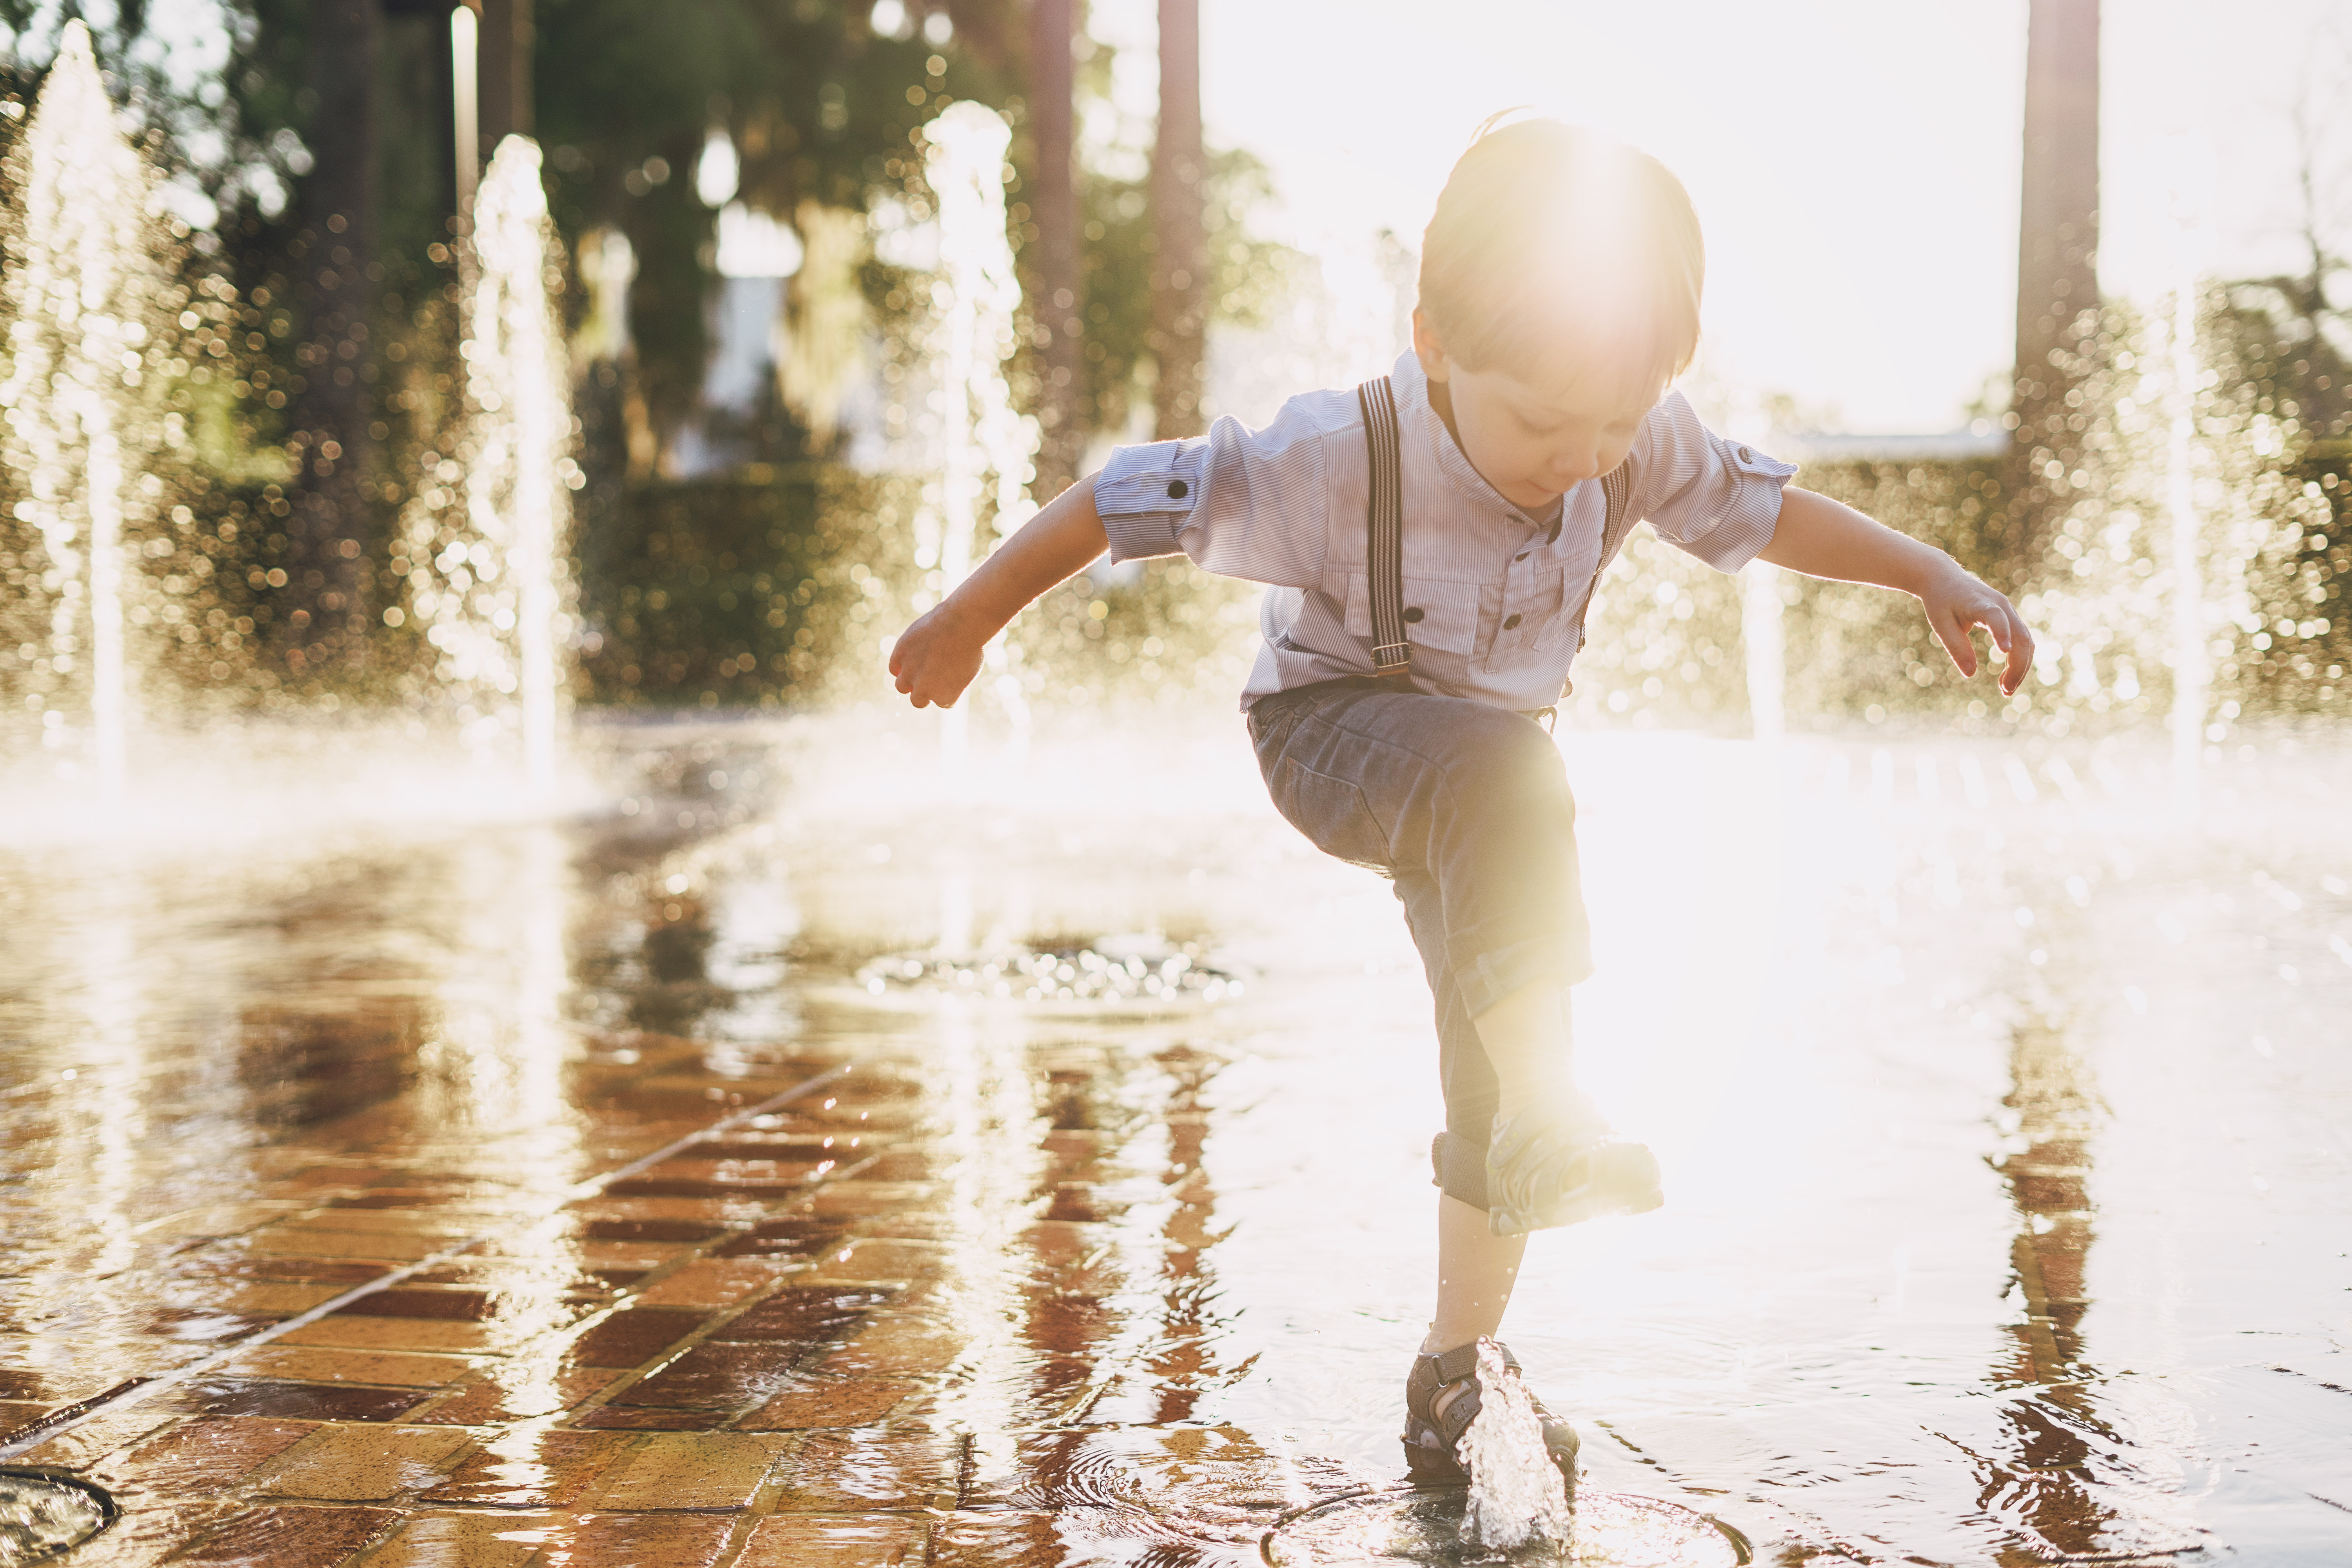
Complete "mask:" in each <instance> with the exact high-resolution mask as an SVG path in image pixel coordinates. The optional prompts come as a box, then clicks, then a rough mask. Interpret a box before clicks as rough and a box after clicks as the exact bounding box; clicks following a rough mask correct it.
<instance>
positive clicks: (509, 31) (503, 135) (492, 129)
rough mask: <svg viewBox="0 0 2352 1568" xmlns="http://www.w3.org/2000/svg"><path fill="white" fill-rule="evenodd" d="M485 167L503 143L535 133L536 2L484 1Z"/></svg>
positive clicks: (482, 79) (483, 101)
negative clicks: (533, 26) (533, 8)
mask: <svg viewBox="0 0 2352 1568" xmlns="http://www.w3.org/2000/svg"><path fill="white" fill-rule="evenodd" d="M481 12H482V44H481V66H480V79H481V84H482V85H481V98H480V100H479V102H480V104H481V110H480V112H481V131H482V163H483V164H484V165H485V166H488V163H489V161H490V155H491V154H492V153H496V152H497V151H498V150H499V142H503V141H505V140H506V139H507V138H508V137H509V136H528V135H530V133H531V126H532V123H533V121H532V119H531V107H532V106H531V90H530V57H531V46H532V43H533V39H534V35H533V33H532V31H531V18H530V0H481Z"/></svg>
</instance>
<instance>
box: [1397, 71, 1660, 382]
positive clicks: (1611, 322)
mask: <svg viewBox="0 0 2352 1568" xmlns="http://www.w3.org/2000/svg"><path fill="white" fill-rule="evenodd" d="M1516 112H1517V111H1516V110H1505V111H1504V112H1503V113H1502V114H1497V115H1496V116H1494V117H1492V118H1490V119H1489V120H1487V121H1486V123H1485V124H1483V125H1481V126H1480V127H1479V128H1478V132H1477V134H1476V136H1475V138H1474V139H1473V140H1472V142H1471V143H1470V148H1469V151H1467V152H1465V153H1463V154H1462V157H1461V159H1460V160H1459V161H1458V162H1457V163H1455V164H1454V172H1453V174H1449V175H1448V176H1446V181H1445V189H1444V191H1443V192H1442V193H1440V194H1439V195H1438V198H1437V211H1436V213H1435V215H1434V216H1432V217H1431V218H1430V220H1429V227H1428V229H1427V230H1426V231H1425V232H1424V233H1423V236H1422V246H1421V310H1422V311H1423V315H1424V316H1425V317H1426V318H1427V320H1428V321H1429V323H1430V325H1431V326H1432V327H1433V328H1434V329H1435V330H1436V332H1437V335H1438V338H1439V339H1440V341H1442V342H1444V345H1445V352H1446V354H1447V356H1448V357H1449V358H1451V359H1454V360H1455V361H1457V362H1458V363H1461V364H1462V365H1463V366H1464V367H1465V369H1469V370H1485V369H1488V368H1493V367H1499V368H1503V369H1507V370H1510V371H1513V372H1526V371H1529V370H1535V369H1539V368H1544V367H1545V365H1546V362H1547V360H1548V359H1550V360H1556V359H1558V358H1559V356H1561V355H1563V354H1566V355H1569V356H1571V357H1581V358H1583V359H1585V360H1586V361H1587V362H1588V363H1584V364H1581V365H1573V366H1571V367H1570V368H1571V369H1572V370H1573V371H1574V372H1575V373H1576V374H1586V373H1590V372H1591V371H1601V372H1602V373H1604V374H1612V375H1614V376H1616V377H1619V378H1621V379H1622V381H1623V382H1624V384H1626V385H1628V386H1629V387H1633V386H1636V385H1646V386H1647V387H1648V388H1649V389H1650V390H1652V391H1654V390H1655V389H1657V388H1658V387H1661V386H1663V385H1664V384H1666V383H1667V382H1669V381H1671V380H1672V379H1673V378H1674V377H1675V376H1676V375H1678V374H1681V373H1682V372H1683V371H1684V370H1685V368H1686V367H1687V366H1688V365H1689V364H1690V362H1691V356H1692V354H1693V353H1696V350H1697V347H1698V310H1699V293H1700V290H1701V288H1702V286H1703V285H1704V283H1705V281H1706V243H1705V241H1704V240H1702V239H1701V237H1700V236H1699V227H1698V215H1697V214H1696V212H1694V211H1693V210H1692V209H1691V202H1690V195H1689V194H1688V193H1687V192H1685V190H1684V189H1683V184H1682V182H1681V181H1680V180H1677V179H1676V178H1675V176H1674V175H1673V174H1672V173H1670V172H1669V171H1668V170H1667V168H1666V166H1665V165H1664V163H1659V162H1658V161H1657V160H1656V159H1655V158H1653V157H1651V156H1650V155H1649V154H1648V153H1643V152H1640V151H1638V150H1636V149H1634V148H1632V147H1628V146H1626V145H1625V144H1624V143H1623V142H1617V141H1614V140H1612V139H1611V138H1609V137H1606V136H1603V135H1601V134H1600V133H1599V132H1593V131H1588V130H1585V129H1582V128H1580V127H1578V126H1572V125H1565V124H1562V123H1561V122H1560V121H1557V120H1516V121H1513V120H1510V119H1509V117H1510V116H1511V115H1512V114H1514V113H1516ZM1506 121H1507V122H1506ZM1595 357H1597V358H1599V359H1601V360H1602V361H1603V362H1605V363H1601V364H1592V363H1589V362H1590V360H1591V359H1592V358H1595Z"/></svg>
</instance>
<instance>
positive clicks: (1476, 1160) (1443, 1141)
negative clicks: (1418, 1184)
mask: <svg viewBox="0 0 2352 1568" xmlns="http://www.w3.org/2000/svg"><path fill="white" fill-rule="evenodd" d="M1429 1164H1430V1171H1431V1177H1430V1180H1431V1182H1432V1184H1433V1185H1434V1186H1435V1187H1436V1188H1437V1190H1438V1191H1440V1192H1442V1193H1444V1194H1445V1195H1446V1196H1447V1197H1449V1198H1459V1199H1460V1200H1461V1201H1462V1202H1464V1203H1465V1204H1468V1205H1470V1206H1471V1207H1472V1208H1474V1209H1483V1208H1486V1207H1487V1206H1488V1205H1487V1203H1486V1145H1485V1144H1484V1143H1473V1142H1470V1140H1468V1139H1467V1138H1465V1137H1463V1136H1461V1135H1460V1134H1459V1133H1454V1132H1441V1133H1439V1134H1438V1135H1437V1136H1436V1137H1435V1138H1433V1139H1432V1140H1431V1141H1430V1144H1429Z"/></svg>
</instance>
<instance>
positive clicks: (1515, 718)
mask: <svg viewBox="0 0 2352 1568" xmlns="http://www.w3.org/2000/svg"><path fill="white" fill-rule="evenodd" d="M1249 725H1250V739H1251V740H1252V741H1253V742H1255V745H1256V747H1257V761H1258V768H1259V771H1260V772H1262V773H1264V774H1265V784H1266V789H1267V790H1268V792H1269V793H1271V794H1272V795H1273V796H1274V804H1275V808H1276V810H1278V811H1280V812H1281V813H1282V815H1283V816H1285V817H1286V818H1287V819H1288V820H1289V822H1290V824H1291V826H1294V827H1296V828H1297V829H1298V830H1299V831H1300V832H1301V833H1304V834H1305V835H1307V837H1308V839H1310V840H1311V841H1313V843H1314V845H1315V847H1317V848H1318V849H1321V850H1323V851H1324V852H1325V853H1326V854H1329V855H1336V856H1338V857H1339V858H1340V859H1342V860H1349V861H1353V862H1355V863H1356V864H1357V865H1360V866H1369V867H1370V868H1373V869H1374V870H1376V871H1379V872H1381V874H1382V875H1384V876H1386V877H1388V878H1390V879H1391V880H1393V881H1394V882H1395V884H1396V896H1397V900H1398V901H1399V902H1400V903H1402V904H1403V905H1404V918H1405V923H1406V924H1407V925H1408V926H1409V927H1411V928H1412V940H1413V945H1414V946H1415V947H1417V948H1419V949H1420V950H1421V960H1422V964H1423V968H1424V969H1426V971H1427V972H1428V974H1429V988H1430V990H1431V991H1432V992H1433V994H1435V997H1436V1001H1437V1065H1438V1077H1439V1080H1440V1082H1441V1083H1442V1084H1443V1085H1444V1093H1445V1131H1443V1132H1441V1133H1439V1134H1438V1135H1437V1137H1436V1140H1435V1141H1434V1142H1433V1146H1432V1148H1431V1156H1430V1157H1431V1163H1432V1164H1433V1166H1434V1168H1435V1173H1436V1180H1437V1184H1438V1185H1439V1186H1440V1187H1442V1188H1444V1190H1445V1192H1446V1193H1447V1194H1450V1195H1452V1196H1454V1197H1457V1198H1460V1199H1461V1200H1462V1201H1463V1202H1465V1203H1466V1204H1469V1205H1472V1206H1474V1207H1476V1208H1485V1207H1486V1142H1487V1136H1488V1132H1489V1131H1490V1129H1491V1128H1492V1126H1493V1122H1494V1116H1495V1110H1496V1084H1495V1074H1494V1070H1493V1068H1490V1067H1489V1066H1488V1065H1487V1061H1486V1050H1485V1048H1484V1047H1482V1046H1480V1044H1479V1043H1478V1032H1477V1030H1476V1029H1475V1027H1473V1026H1472V1025H1471V1022H1470V1020H1471V1019H1473V1018H1475V1017H1476V1016H1478V1015H1479V1014H1481V1013H1484V1012H1485V1011H1486V1009H1487V1008H1489V1007H1491V1006H1493V1005H1495V1004H1496V1003H1497V1002H1499V1001H1501V1000H1502V999H1503V998H1504V997H1506V996H1507V995H1509V994H1511V993H1512V992H1514V991H1517V990H1518V989H1519V988H1520V987H1521V986H1524V985H1527V984H1530V983H1532V982H1534V981H1538V980H1544V979H1552V980H1558V981H1559V982H1561V983H1562V984H1575V983H1576V982H1578V981H1580V980H1582V979H1584V978H1585V977H1586V976H1587V975H1589V974H1591V973H1592V943H1591V928H1590V927H1589V926H1588V925H1587V923H1586V921H1585V917H1584V896H1583V893H1582V891H1581V890H1580V887H1579V884H1578V879H1577V868H1576V803H1575V801H1574V800H1573V799H1572V798H1571V797H1570V795H1569V790H1568V770H1567V767H1566V765H1565V764H1564V763H1562V762H1561V760H1560V754H1559V747H1558V746H1556V745H1554V744H1553V742H1552V739H1551V737H1550V736H1549V734H1547V733H1545V731H1544V729H1543V727H1542V726H1541V725H1540V724H1538V723H1537V722H1536V721H1534V720H1533V719H1530V718H1528V717H1527V716H1525V715H1523V714H1519V713H1514V712H1511V711H1509V710H1507V709H1501V708H1490V707H1488V706H1487V705H1486V704H1485V703H1483V702H1472V701H1469V700H1465V699H1463V698H1458V697H1433V696H1430V695H1428V694H1426V693H1423V692H1417V691H1400V690H1397V689H1395V688H1393V687H1391V686H1388V685H1385V684H1383V683H1381V682H1378V681H1375V680H1372V679H1369V678H1364V679H1349V680H1333V681H1325V682H1323V683H1321V684H1319V685H1316V686H1307V687H1300V688H1298V689H1295V690H1290V691H1283V692H1277V693H1276V694H1275V695H1273V696H1270V697H1262V698H1260V699H1258V700H1257V701H1256V702H1255V704H1253V705H1252V707H1251V708H1250V710H1249ZM1560 1044H1561V1048H1562V1049H1563V1050H1565V1049H1566V1048H1568V1042H1567V1041H1566V1040H1565V1039H1563V1040H1562V1041H1561V1042H1560Z"/></svg>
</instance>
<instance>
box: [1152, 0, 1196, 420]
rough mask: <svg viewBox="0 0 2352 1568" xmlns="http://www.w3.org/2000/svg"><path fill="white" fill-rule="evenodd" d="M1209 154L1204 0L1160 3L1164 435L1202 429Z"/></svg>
mask: <svg viewBox="0 0 2352 1568" xmlns="http://www.w3.org/2000/svg"><path fill="white" fill-rule="evenodd" d="M1208 172H1209V170H1208V157H1207V154H1206V153H1205V152H1204V150H1203V148H1202V139H1201V5H1200V0H1160V128H1159V134H1158V136H1157V138H1156V139H1155V140H1154V142H1153V144H1152V156H1151V216H1152V239H1153V246H1152V255H1151V301H1152V316H1151V347H1152V352H1153V353H1155V354H1156V355H1157V356H1158V358H1159V362H1160V363H1159V371H1160V374H1159V379H1158V380H1157V381H1156V382H1154V383H1153V385H1152V412H1153V419H1152V424H1153V427H1154V429H1155V431H1156V434H1157V437H1158V438H1159V439H1160V440H1162V441H1167V440H1172V439H1174V438H1175V437H1180V436H1192V435H1196V434H1198V433H1199V431H1200V429H1201V373H1202V361H1203V360H1204V358H1205V357H1206V353H1207V348H1208V324H1209V321H1208V301H1209V298H1210V292H1209V266H1208V262H1209V256H1208V228H1207V222H1206V216H1205V206H1206V195H1207V193H1206V190H1205V188H1204V182H1205V181H1206V179H1207V176H1208Z"/></svg>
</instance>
